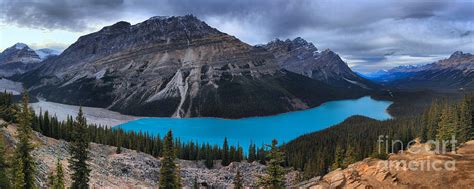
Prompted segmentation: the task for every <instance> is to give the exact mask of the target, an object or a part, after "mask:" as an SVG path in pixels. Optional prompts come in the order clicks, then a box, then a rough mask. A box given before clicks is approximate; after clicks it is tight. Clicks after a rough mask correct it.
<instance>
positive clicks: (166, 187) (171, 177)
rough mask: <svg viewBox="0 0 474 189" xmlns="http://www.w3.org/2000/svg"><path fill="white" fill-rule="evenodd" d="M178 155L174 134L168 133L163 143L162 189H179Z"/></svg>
mask: <svg viewBox="0 0 474 189" xmlns="http://www.w3.org/2000/svg"><path fill="white" fill-rule="evenodd" d="M175 159H176V154H175V150H174V145H173V133H172V132H171V130H170V131H168V133H167V134H166V136H165V138H164V141H163V158H162V159H161V167H160V188H163V189H176V188H179V187H180V185H181V183H180V181H179V180H180V179H179V177H180V175H179V171H178V168H177V166H176V164H175Z"/></svg>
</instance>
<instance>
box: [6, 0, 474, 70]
mask: <svg viewBox="0 0 474 189" xmlns="http://www.w3.org/2000/svg"><path fill="white" fill-rule="evenodd" d="M0 6H1V7H2V8H1V9H0V22H2V23H8V24H15V25H18V26H24V27H30V28H40V29H45V30H51V29H62V30H68V31H94V30H97V29H100V27H103V26H104V25H106V24H112V23H114V22H117V21H120V20H126V21H132V22H139V21H143V20H145V19H147V18H148V17H151V16H155V15H186V14H193V15H196V16H197V17H198V18H200V19H202V20H204V21H206V22H207V23H208V24H209V25H211V26H213V27H216V28H217V29H219V30H222V31H224V32H226V33H229V34H230V35H235V36H237V37H239V38H240V39H242V40H243V41H245V42H247V43H250V44H260V43H266V42H268V41H270V40H272V39H275V38H294V37H297V36H301V37H303V38H305V39H307V40H309V41H311V42H313V43H314V44H315V45H316V46H317V47H318V48H320V49H324V48H330V49H332V50H334V51H336V52H337V53H339V54H341V56H342V57H344V58H345V59H346V60H347V62H348V63H349V64H350V65H351V66H354V68H356V69H360V71H364V72H367V71H371V70H372V69H375V68H377V69H378V68H384V67H388V66H393V65H390V62H386V61H381V60H393V57H396V56H398V57H400V58H402V57H406V56H411V57H420V59H416V58H415V59H416V60H421V59H423V57H430V58H426V61H432V60H433V58H431V57H437V56H441V55H446V56H447V55H448V54H450V53H452V52H454V51H456V50H463V51H468V52H473V51H474V47H473V46H474V45H473V38H474V37H473V32H472V31H474V25H473V22H474V1H462V0H459V1H452V0H421V1H415V0H381V1H373V0H357V1H343V0H319V1H316V0H258V1H256V0H233V1H223V0H98V1H97V0H86V1H73V0H0ZM405 59H406V58H405ZM409 60H410V59H409ZM398 62H404V61H398ZM416 63H423V62H422V61H417V62H416ZM426 63H429V62H426ZM392 64H397V61H396V60H394V61H393V62H392ZM374 65H376V66H374Z"/></svg>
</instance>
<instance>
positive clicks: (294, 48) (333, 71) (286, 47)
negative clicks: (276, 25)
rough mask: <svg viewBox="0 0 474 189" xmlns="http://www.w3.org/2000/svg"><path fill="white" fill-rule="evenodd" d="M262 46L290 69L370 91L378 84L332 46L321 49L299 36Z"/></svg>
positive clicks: (313, 77) (334, 83)
mask: <svg viewBox="0 0 474 189" xmlns="http://www.w3.org/2000/svg"><path fill="white" fill-rule="evenodd" d="M261 47H263V48H265V49H267V50H268V51H270V52H272V53H273V54H274V55H275V57H276V59H277V61H278V64H279V65H280V67H281V68H283V69H286V70H288V71H291V72H294V73H298V74H301V75H305V76H307V77H310V78H312V79H315V80H318V81H321V82H324V83H326V84H328V85H332V86H338V87H343V88H349V89H351V90H360V91H364V90H365V91H367V90H373V89H376V88H377V86H376V85H375V84H373V83H372V82H370V81H368V80H366V79H364V78H362V77H360V76H359V75H357V74H356V73H354V72H353V71H352V70H351V69H350V68H349V66H348V65H347V64H346V63H345V62H344V61H343V60H342V59H341V57H339V55H338V54H336V53H334V52H333V51H331V50H330V49H326V50H324V51H319V50H318V49H317V48H316V47H315V46H314V44H313V43H310V42H308V41H306V40H304V39H302V38H300V37H297V38H295V39H293V40H290V39H287V40H285V41H282V40H280V39H276V40H274V41H271V42H269V43H267V44H266V45H261Z"/></svg>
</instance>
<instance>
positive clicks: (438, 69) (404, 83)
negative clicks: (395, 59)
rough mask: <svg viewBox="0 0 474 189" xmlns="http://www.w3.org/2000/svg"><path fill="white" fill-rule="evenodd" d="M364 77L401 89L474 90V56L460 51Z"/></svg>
mask: <svg viewBox="0 0 474 189" xmlns="http://www.w3.org/2000/svg"><path fill="white" fill-rule="evenodd" d="M364 77H366V78H368V79H370V80H373V81H374V82H377V83H379V84H382V85H385V86H388V87H395V88H398V89H402V90H422V89H430V90H436V91H456V90H473V89H474V56H473V55H472V54H470V53H463V52H461V51H456V52H454V53H453V54H452V55H451V56H450V57H449V58H447V59H444V60H440V61H437V62H435V63H431V64H426V65H421V66H412V65H410V66H399V67H395V68H393V69H390V70H381V71H377V72H374V73H371V74H367V75H365V76H364Z"/></svg>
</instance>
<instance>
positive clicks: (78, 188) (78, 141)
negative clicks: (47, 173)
mask: <svg viewBox="0 0 474 189" xmlns="http://www.w3.org/2000/svg"><path fill="white" fill-rule="evenodd" d="M87 133H88V132H87V122H86V118H85V117H84V114H83V113H82V107H81V108H79V113H78V114H77V116H76V121H75V122H74V127H73V129H72V138H71V142H70V144H69V153H70V154H71V158H70V159H69V169H70V170H71V171H72V175H71V179H72V181H73V182H72V185H71V188H72V189H84V188H89V174H90V171H91V170H90V168H89V164H88V163H87V161H88V160H89V138H88V135H87Z"/></svg>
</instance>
